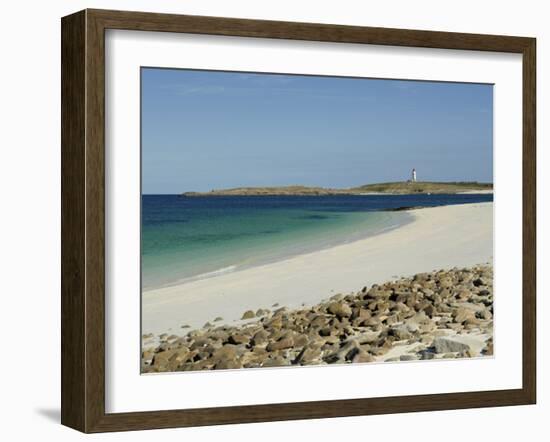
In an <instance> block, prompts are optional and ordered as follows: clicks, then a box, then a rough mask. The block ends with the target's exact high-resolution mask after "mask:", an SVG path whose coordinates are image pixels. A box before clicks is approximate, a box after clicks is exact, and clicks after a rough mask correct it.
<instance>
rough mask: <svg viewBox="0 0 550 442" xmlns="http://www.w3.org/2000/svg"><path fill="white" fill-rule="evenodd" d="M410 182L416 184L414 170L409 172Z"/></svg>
mask: <svg viewBox="0 0 550 442" xmlns="http://www.w3.org/2000/svg"><path fill="white" fill-rule="evenodd" d="M411 181H412V182H413V183H416V169H413V170H412V172H411Z"/></svg>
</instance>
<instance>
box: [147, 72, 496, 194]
mask: <svg viewBox="0 0 550 442" xmlns="http://www.w3.org/2000/svg"><path fill="white" fill-rule="evenodd" d="M141 74H142V110H141V112H142V191H143V193H145V194H155V193H156V194H161V193H165V194H169V193H172V194H173V193H181V192H185V191H208V190H210V189H219V188H228V187H240V186H281V185H291V184H301V185H309V186H324V187H350V186H358V185H361V184H367V183H375V182H386V181H401V180H406V179H407V178H408V176H409V174H410V171H411V169H412V168H413V167H415V168H416V170H417V173H418V180H419V181H483V182H492V181H493V159H492V157H493V123H492V121H493V87H492V86H491V85H481V84H464V83H442V82H419V81H401V80H399V81H398V80H376V79H363V78H359V79H357V78H338V77H320V76H293V75H272V74H253V73H231V72H216V71H192V70H180V69H156V68H142V73H141Z"/></svg>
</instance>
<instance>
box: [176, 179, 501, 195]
mask: <svg viewBox="0 0 550 442" xmlns="http://www.w3.org/2000/svg"><path fill="white" fill-rule="evenodd" d="M492 191H493V184H492V183H478V182H475V181H474V182H461V181H457V182H431V181H414V182H413V181H397V182H392V183H377V184H365V185H363V186H359V187H351V188H348V189H331V188H326V187H309V186H274V187H237V188H233V189H215V190H211V191H210V192H184V193H182V194H181V196H185V197H193V196H290V195H296V196H326V195H369V194H398V195H404V194H418V193H425V194H428V193H444V194H452V193H465V192H467V193H475V192H482V193H488V192H492Z"/></svg>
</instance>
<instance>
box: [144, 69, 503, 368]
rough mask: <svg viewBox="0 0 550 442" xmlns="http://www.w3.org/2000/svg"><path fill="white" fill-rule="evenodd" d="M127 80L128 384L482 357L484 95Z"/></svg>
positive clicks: (489, 141)
mask: <svg viewBox="0 0 550 442" xmlns="http://www.w3.org/2000/svg"><path fill="white" fill-rule="evenodd" d="M140 76H141V79H140V83H141V85H140V94H141V96H140V102H141V109H140V119H141V134H140V138H141V195H140V196H139V198H141V293H136V294H135V296H136V297H139V299H140V301H139V302H140V303H141V331H140V333H141V337H140V339H141V355H140V361H141V362H140V366H141V374H147V375H149V374H155V373H175V372H186V371H197V370H224V369H226V370H227V369H232V370H235V369H248V368H253V369H261V368H268V367H271V368H287V367H303V366H318V365H333V364H370V363H378V364H385V363H412V364H428V363H437V361H438V360H446V361H448V360H451V359H464V358H490V357H493V355H494V354H495V352H494V343H493V339H494V337H493V314H494V312H493V300H494V293H493V246H494V242H493V221H494V219H493V195H494V189H493V116H494V115H493V98H494V91H493V87H494V85H493V84H488V83H461V82H444V81H427V80H422V81H418V80H408V79H379V78H363V77H341V76H328V75H309V74H308V75H303V74H282V73H263V72H233V71H213V70H200V69H175V68H174V69H172V68H159V67H141V72H140ZM499 176H500V175H499ZM500 179H501V180H503V179H505V177H500ZM135 197H136V198H138V196H137V195H136V196H135ZM456 363H460V362H459V361H457V362H456Z"/></svg>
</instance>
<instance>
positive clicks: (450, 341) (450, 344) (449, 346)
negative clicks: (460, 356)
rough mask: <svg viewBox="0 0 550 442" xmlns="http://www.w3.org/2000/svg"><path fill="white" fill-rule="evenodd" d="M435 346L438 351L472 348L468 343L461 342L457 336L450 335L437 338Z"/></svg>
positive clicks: (450, 351)
mask: <svg viewBox="0 0 550 442" xmlns="http://www.w3.org/2000/svg"><path fill="white" fill-rule="evenodd" d="M434 348H435V352H436V353H455V352H462V351H469V350H470V346H469V345H468V344H465V343H464V342H460V341H458V340H457V339H456V338H453V337H450V336H449V337H438V338H435V339H434Z"/></svg>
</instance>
